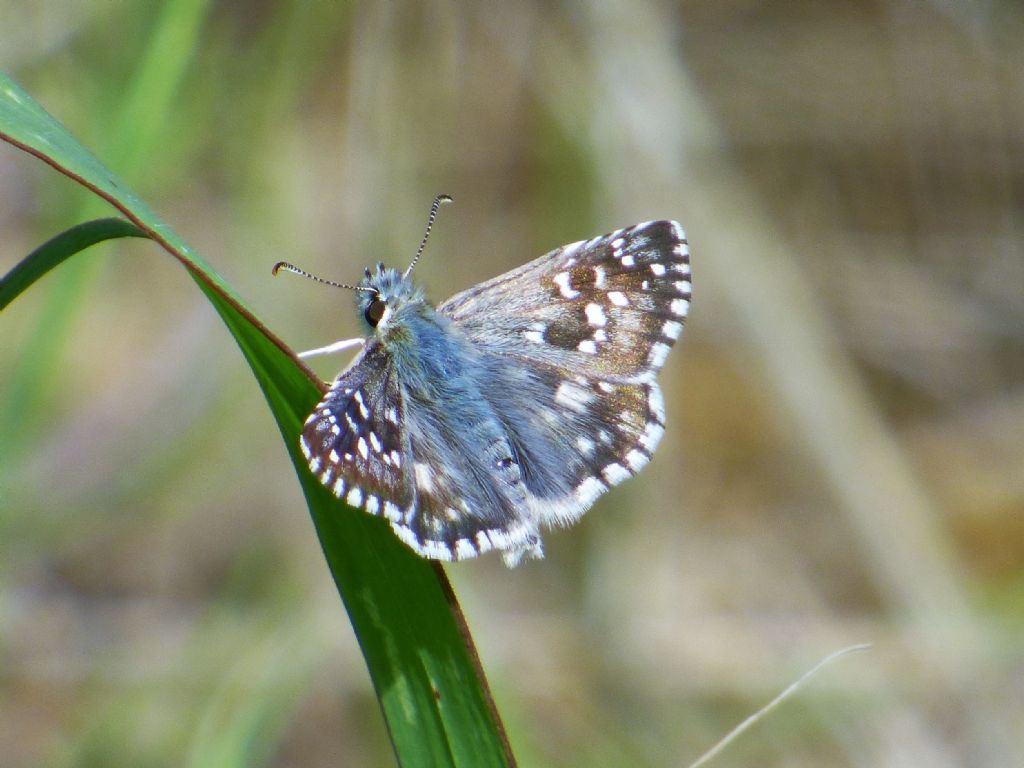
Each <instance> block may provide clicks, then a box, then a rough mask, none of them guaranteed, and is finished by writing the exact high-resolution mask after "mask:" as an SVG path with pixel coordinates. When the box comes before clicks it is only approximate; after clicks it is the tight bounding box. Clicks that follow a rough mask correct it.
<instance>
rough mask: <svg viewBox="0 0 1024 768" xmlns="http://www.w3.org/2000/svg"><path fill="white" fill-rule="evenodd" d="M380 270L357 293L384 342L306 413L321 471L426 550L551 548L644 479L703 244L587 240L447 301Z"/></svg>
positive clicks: (509, 555)
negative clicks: (546, 533) (621, 489)
mask: <svg viewBox="0 0 1024 768" xmlns="http://www.w3.org/2000/svg"><path fill="white" fill-rule="evenodd" d="M450 199H451V198H449V197H448V196H447V195H440V196H438V198H437V199H436V200H435V201H434V204H433V206H432V208H431V212H430V217H429V219H428V222H427V229H426V233H425V234H424V236H423V240H422V242H421V243H420V247H419V250H418V251H417V253H416V256H415V257H414V259H413V261H412V263H411V264H410V265H409V267H408V268H407V269H406V270H405V271H404V272H399V271H398V270H396V269H392V268H387V267H385V266H384V264H379V265H378V266H377V268H376V269H375V270H372V271H371V270H370V269H367V270H366V272H365V277H364V278H363V280H362V281H361V282H360V283H359V284H358V285H344V284H341V283H335V282H333V281H330V280H324V279H323V278H318V277H315V276H314V275H310V274H309V273H307V272H305V271H303V270H301V269H299V268H298V267H295V266H294V265H292V264H289V263H287V262H280V263H279V264H277V265H275V267H274V273H275V274H276V273H277V272H278V270H279V269H285V270H287V271H291V272H296V273H298V274H300V275H304V276H306V277H311V278H313V279H315V280H318V281H320V282H324V283H328V284H331V285H336V286H340V287H345V288H351V289H353V290H355V291H356V297H357V307H358V312H359V315H360V317H361V318H362V319H363V321H364V322H365V324H366V328H367V331H368V336H367V338H366V339H357V340H349V341H343V342H338V343H337V344H333V345H331V346H329V347H324V348H322V349H319V350H312V351H310V352H308V353H304V355H311V354H318V353H322V352H333V351H336V350H339V349H342V348H345V347H347V346H353V345H355V344H361V346H362V350H361V351H360V352H359V354H358V355H357V356H356V358H355V359H354V360H353V361H352V363H351V364H350V365H349V366H348V367H347V368H345V370H343V371H342V372H341V373H340V374H339V375H338V377H337V378H336V379H335V380H334V382H333V384H331V386H330V389H329V391H328V392H327V394H326V395H325V396H324V398H323V400H321V402H320V404H319V405H317V407H316V409H315V410H314V411H313V413H312V414H311V415H310V417H309V419H308V420H307V421H306V422H305V425H304V426H303V429H302V436H301V438H300V447H301V449H302V452H303V454H304V456H305V457H306V459H307V460H308V462H309V469H310V471H311V472H312V473H313V474H314V475H315V476H316V477H317V478H318V479H319V480H320V482H322V483H323V484H324V485H325V486H327V488H329V489H330V490H331V491H333V492H334V494H335V495H336V496H338V497H339V498H341V499H344V500H345V501H346V502H347V503H348V504H349V505H350V506H352V507H357V508H361V509H363V510H365V511H366V512H369V513H371V514H373V515H380V516H383V517H384V518H385V519H387V520H388V521H389V522H390V523H391V526H392V528H393V529H394V531H395V533H396V534H397V535H398V537H399V538H400V539H401V540H402V541H404V542H405V543H406V544H408V545H409V546H410V547H412V549H414V550H415V551H416V552H418V553H419V554H420V555H422V556H424V557H427V558H431V559H437V560H463V559H466V558H471V557H475V556H476V555H478V554H481V553H483V552H487V551H489V550H499V551H501V552H502V553H503V555H504V559H505V562H506V564H508V565H509V567H512V566H514V565H516V564H518V563H519V561H520V560H521V559H522V558H523V557H533V558H540V557H543V547H542V541H541V529H542V528H544V527H551V526H559V525H568V524H570V523H573V522H575V521H576V520H578V519H579V518H580V517H581V516H582V515H583V514H584V513H585V512H586V511H587V510H588V509H589V508H590V507H591V506H592V505H593V503H594V501H595V500H596V499H597V498H598V497H599V496H601V495H602V494H603V493H605V492H606V491H608V490H609V489H610V488H611V487H612V486H615V485H617V484H618V483H620V482H622V481H623V480H625V479H626V478H628V477H632V476H633V475H635V474H636V473H637V472H639V471H640V470H641V469H642V468H643V467H644V466H645V465H646V464H647V463H648V461H649V460H650V458H651V455H652V454H653V452H654V449H655V448H656V447H657V445H658V442H659V441H660V440H661V437H662V435H663V434H664V431H665V426H664V425H665V409H664V402H663V398H662V394H661V390H660V389H659V387H658V382H657V374H658V372H659V371H660V370H661V368H662V366H663V365H664V363H665V360H666V358H667V356H668V353H669V351H670V350H671V348H672V345H673V343H674V342H675V341H676V339H677V338H678V337H679V335H680V333H681V332H682V330H683V322H684V319H685V318H686V315H687V312H688V310H689V307H690V293H691V285H692V283H691V272H690V261H689V251H688V248H687V241H686V236H685V234H684V232H683V229H682V227H680V225H679V224H678V223H676V222H674V221H651V222H646V223H643V224H637V225H635V226H632V227H628V228H626V229H619V230H616V231H615V232H612V233H610V234H607V235H603V236H601V237H595V238H593V239H591V240H585V241H582V240H581V241H579V242H576V243H572V244H570V245H564V246H562V247H561V248H556V249H555V250H553V251H551V252H549V253H547V254H545V255H544V256H541V257H540V258H539V259H536V260H535V261H532V262H530V263H528V264H525V265H523V266H521V267H519V268H518V269H513V270H512V271H510V272H506V273H505V274H503V275H500V276H498V277H495V278H493V279H491V280H488V281H486V282H483V283H480V284H479V285H476V286H474V287H472V288H469V289H468V290H465V291H463V292H462V293H458V294H456V295H455V296H452V297H451V298H450V299H448V300H447V301H445V302H443V303H442V304H440V305H438V306H437V307H436V308H435V307H434V306H432V305H431V304H430V303H429V302H428V301H427V299H426V297H425V295H424V292H423V290H422V289H421V288H420V287H419V286H418V285H416V284H415V283H414V282H413V281H412V280H411V278H410V275H411V273H412V270H413V267H414V266H415V265H416V262H417V261H418V260H419V258H420V255H421V254H422V253H423V249H424V247H425V245H426V242H427V237H428V236H429V234H430V229H431V226H432V225H433V223H434V219H435V217H436V215H437V211H438V208H439V207H440V205H441V204H442V203H443V202H447V201H449V200H450Z"/></svg>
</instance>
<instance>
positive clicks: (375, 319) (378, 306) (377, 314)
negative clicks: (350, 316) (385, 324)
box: [364, 298, 388, 328]
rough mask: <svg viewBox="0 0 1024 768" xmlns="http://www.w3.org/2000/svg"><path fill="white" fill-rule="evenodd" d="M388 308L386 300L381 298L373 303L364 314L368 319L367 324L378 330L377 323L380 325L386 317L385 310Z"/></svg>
mask: <svg viewBox="0 0 1024 768" xmlns="http://www.w3.org/2000/svg"><path fill="white" fill-rule="evenodd" d="M387 306H388V305H387V304H386V303H385V302H384V300H383V299H380V298H375V299H374V300H373V301H371V302H370V305H369V306H368V307H367V308H366V312H365V313H364V316H365V317H366V322H368V323H369V324H370V326H371V327H373V328H376V327H377V323H379V322H380V320H381V318H382V317H384V310H385V309H387Z"/></svg>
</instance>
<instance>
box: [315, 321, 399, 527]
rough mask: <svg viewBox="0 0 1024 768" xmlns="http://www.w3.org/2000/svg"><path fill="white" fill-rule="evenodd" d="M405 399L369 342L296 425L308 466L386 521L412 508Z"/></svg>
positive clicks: (354, 503)
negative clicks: (405, 431) (298, 424)
mask: <svg viewBox="0 0 1024 768" xmlns="http://www.w3.org/2000/svg"><path fill="white" fill-rule="evenodd" d="M404 410H405V404H404V402H403V398H402V392H401V388H400V387H399V385H398V381H397V379H396V377H395V372H394V369H393V366H392V365H391V364H390V361H389V359H388V356H387V354H386V353H385V351H384V349H383V347H382V346H381V345H380V344H379V343H378V342H377V341H376V340H371V341H369V342H368V343H367V344H366V346H365V347H364V348H363V351H362V352H361V353H360V354H359V355H358V356H357V357H356V359H355V360H354V361H353V362H352V364H351V365H350V366H349V367H348V368H347V369H346V370H344V371H343V372H342V373H341V374H339V375H338V377H337V379H335V380H334V383H333V384H332V385H331V388H330V390H329V391H328V392H327V394H326V395H324V398H323V400H321V401H320V404H319V405H317V407H316V409H315V410H314V411H313V413H312V414H311V415H310V417H309V418H308V419H307V420H306V423H305V425H304V426H303V428H302V438H301V440H300V447H301V448H302V451H303V453H304V454H305V456H306V459H307V460H308V461H309V468H310V470H311V471H312V472H313V474H314V475H316V476H317V478H319V480H320V482H322V483H323V484H324V485H326V486H327V487H328V488H330V489H331V490H332V491H333V492H334V494H335V495H336V496H338V497H339V498H342V499H345V500H346V501H347V502H348V503H349V504H351V505H352V506H354V507H359V508H361V509H365V510H366V511H367V512H370V513H371V514H375V515H383V516H385V517H387V518H388V519H389V520H391V521H392V522H395V521H398V520H401V519H402V518H403V516H404V514H405V511H406V510H407V509H409V508H410V507H412V505H413V502H414V498H415V497H414V489H413V482H412V475H411V470H410V467H409V460H408V459H409V445H408V439H407V437H406V436H405V434H404V433H403V431H402V429H401V424H402V419H403V417H404Z"/></svg>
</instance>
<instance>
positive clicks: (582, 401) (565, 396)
mask: <svg viewBox="0 0 1024 768" xmlns="http://www.w3.org/2000/svg"><path fill="white" fill-rule="evenodd" d="M593 399H594V394H593V393H592V392H589V391H588V390H586V389H584V388H583V387H581V386H580V385H579V384H575V383H573V382H571V381H563V382H562V383H561V384H559V385H558V389H557V390H555V403H557V404H558V405H561V406H564V407H566V408H569V409H571V410H574V411H576V412H577V413H586V410H587V404H588V403H589V402H590V401H591V400H593Z"/></svg>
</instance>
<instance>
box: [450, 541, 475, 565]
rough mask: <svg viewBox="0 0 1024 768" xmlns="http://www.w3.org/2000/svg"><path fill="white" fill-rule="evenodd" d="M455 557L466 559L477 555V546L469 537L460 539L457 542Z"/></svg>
mask: <svg viewBox="0 0 1024 768" xmlns="http://www.w3.org/2000/svg"><path fill="white" fill-rule="evenodd" d="M455 557H456V559H458V560H464V559H466V558H467V557H476V547H474V546H473V542H471V541H470V540H469V539H459V540H458V541H456V542H455Z"/></svg>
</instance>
